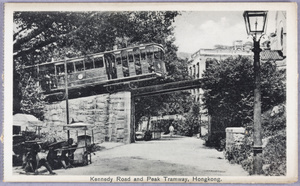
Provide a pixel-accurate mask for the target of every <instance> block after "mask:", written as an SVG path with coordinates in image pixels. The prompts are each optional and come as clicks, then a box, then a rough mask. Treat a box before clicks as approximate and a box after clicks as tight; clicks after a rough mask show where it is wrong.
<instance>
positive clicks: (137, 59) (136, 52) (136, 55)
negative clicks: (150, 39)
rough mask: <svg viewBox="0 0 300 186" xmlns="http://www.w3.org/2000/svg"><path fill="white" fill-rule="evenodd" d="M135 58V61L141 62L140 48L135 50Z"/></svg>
mask: <svg viewBox="0 0 300 186" xmlns="http://www.w3.org/2000/svg"><path fill="white" fill-rule="evenodd" d="M134 60H135V63H139V62H140V51H139V50H135V51H134Z"/></svg>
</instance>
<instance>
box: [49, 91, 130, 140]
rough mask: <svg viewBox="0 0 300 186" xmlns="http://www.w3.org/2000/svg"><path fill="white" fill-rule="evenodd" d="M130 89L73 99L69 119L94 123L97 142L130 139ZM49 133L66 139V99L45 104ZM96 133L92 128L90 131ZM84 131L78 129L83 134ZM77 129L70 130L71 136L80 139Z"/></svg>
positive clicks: (51, 135) (70, 101)
mask: <svg viewBox="0 0 300 186" xmlns="http://www.w3.org/2000/svg"><path fill="white" fill-rule="evenodd" d="M130 113H131V94H130V92H118V93H115V94H101V95H96V96H90V97H84V98H76V99H70V100H69V122H72V120H74V121H75V122H79V121H80V122H84V123H90V124H93V133H94V142H95V143H100V142H101V141H112V142H123V143H130ZM44 122H46V124H47V125H46V126H47V127H46V129H45V131H48V133H47V137H49V138H53V137H54V138H56V140H58V141H59V140H65V139H66V138H67V131H65V130H63V125H65V124H66V123H67V119H66V102H65V101H61V102H55V103H52V104H49V105H47V106H46V107H45V120H44ZM86 133H87V134H88V135H92V130H88V131H86ZM83 134H84V131H78V135H83ZM76 135H77V133H76V130H74V131H73V130H72V131H70V137H71V138H73V139H75V141H76Z"/></svg>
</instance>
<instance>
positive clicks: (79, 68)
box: [75, 61, 84, 72]
mask: <svg viewBox="0 0 300 186" xmlns="http://www.w3.org/2000/svg"><path fill="white" fill-rule="evenodd" d="M75 68H76V71H77V72H78V71H83V70H84V66H83V61H77V62H75Z"/></svg>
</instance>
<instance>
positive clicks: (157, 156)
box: [55, 136, 248, 176]
mask: <svg viewBox="0 0 300 186" xmlns="http://www.w3.org/2000/svg"><path fill="white" fill-rule="evenodd" d="M203 143H204V141H203V140H201V139H197V138H195V137H192V138H189V137H178V136H177V137H176V136H175V137H174V138H172V139H170V138H166V137H165V138H162V139H161V140H153V141H148V142H146V141H138V142H136V143H133V144H127V145H121V146H117V147H112V148H110V149H106V150H102V151H98V152H96V153H95V155H93V156H92V164H89V165H88V166H85V167H77V168H71V169H67V170H64V169H59V170H55V172H56V173H57V174H58V175H112V176H114V175H124V176H125V175H135V176H148V175H159V176H247V175H248V173H247V172H246V171H244V170H243V169H242V167H241V166H239V165H232V164H230V163H229V162H228V161H227V160H226V159H224V155H223V152H218V151H217V150H216V149H213V148H208V147H205V146H204V145H203ZM118 145H120V144H118Z"/></svg>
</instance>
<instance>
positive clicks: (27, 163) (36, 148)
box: [23, 144, 55, 174]
mask: <svg viewBox="0 0 300 186" xmlns="http://www.w3.org/2000/svg"><path fill="white" fill-rule="evenodd" d="M40 149H41V147H40V145H38V144H33V145H32V146H31V148H30V149H29V151H28V152H27V154H26V156H25V158H24V162H23V168H24V171H25V172H26V173H30V172H32V173H34V174H38V169H39V168H40V167H42V166H44V167H46V169H47V170H48V171H49V173H50V174H55V172H53V171H52V169H51V167H50V165H49V163H48V162H47V160H46V159H45V158H40V157H39V155H38V153H39V152H40Z"/></svg>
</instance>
